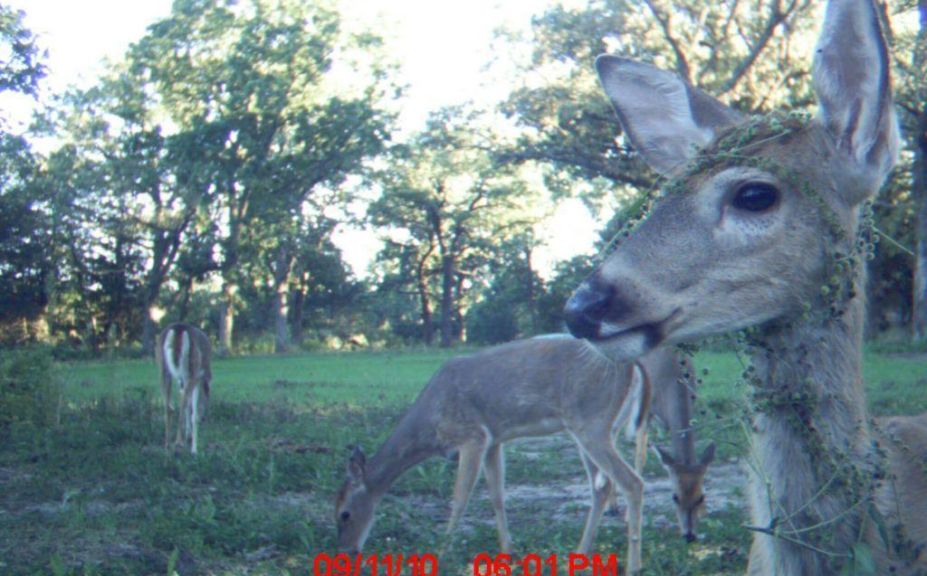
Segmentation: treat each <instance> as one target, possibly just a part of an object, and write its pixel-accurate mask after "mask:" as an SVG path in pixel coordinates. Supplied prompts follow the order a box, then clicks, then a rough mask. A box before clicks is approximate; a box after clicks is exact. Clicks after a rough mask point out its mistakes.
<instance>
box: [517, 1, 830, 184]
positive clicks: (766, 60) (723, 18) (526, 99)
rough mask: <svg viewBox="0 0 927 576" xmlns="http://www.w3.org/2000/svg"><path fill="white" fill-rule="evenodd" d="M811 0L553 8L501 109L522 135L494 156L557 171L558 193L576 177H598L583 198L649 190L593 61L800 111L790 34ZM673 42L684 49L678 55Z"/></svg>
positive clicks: (799, 75) (799, 73)
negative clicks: (608, 59) (646, 69)
mask: <svg viewBox="0 0 927 576" xmlns="http://www.w3.org/2000/svg"><path fill="white" fill-rule="evenodd" d="M812 4H813V3H812V2H810V1H809V0H790V1H783V0H774V1H771V2H768V1H765V0H762V1H761V0H756V1H751V2H742V1H740V0H724V1H722V2H702V1H700V0H672V1H669V0H594V1H592V2H590V4H589V5H588V6H586V7H583V8H577V9H572V8H567V7H565V6H563V5H558V6H555V7H553V8H551V9H550V10H549V11H547V12H546V13H544V14H543V15H541V16H539V17H537V18H535V19H534V22H533V35H532V37H533V46H532V48H533V50H532V57H531V60H530V62H529V63H527V64H526V66H525V69H524V73H523V76H524V77H525V78H526V79H527V80H526V82H525V85H524V86H523V87H521V88H519V89H516V90H515V91H514V92H513V93H512V94H511V96H510V97H509V98H508V100H507V101H506V102H505V103H503V105H502V111H503V112H504V113H505V114H507V115H508V116H510V117H511V118H513V119H514V120H515V121H516V122H517V124H518V125H519V126H521V127H522V128H523V133H522V134H523V135H522V136H521V137H520V138H519V139H518V140H517V141H516V143H515V144H514V145H513V146H511V147H510V148H508V149H505V150H503V151H501V152H500V154H499V156H500V159H501V160H503V161H508V162H528V161H537V162H542V163H545V164H548V165H551V166H553V167H555V168H556V169H557V170H559V171H561V172H563V173H565V177H561V178H559V179H558V180H559V182H563V183H567V184H566V185H565V186H560V187H559V188H555V190H558V191H559V192H560V193H562V194H575V193H576V187H575V186H573V185H571V184H570V182H575V181H576V179H577V178H579V179H582V180H584V181H587V182H588V181H594V180H595V179H597V178H600V179H601V178H604V179H607V180H608V182H609V184H610V185H609V186H608V187H605V186H597V187H592V188H589V189H588V193H587V194H586V195H585V199H586V200H587V201H588V202H601V201H602V198H603V195H604V194H605V192H606V190H607V191H608V193H609V194H611V193H613V192H614V185H615V184H619V185H623V186H626V187H632V188H633V189H636V190H648V189H651V188H653V186H654V184H655V181H656V178H655V175H654V174H653V173H651V172H650V171H648V170H646V169H644V168H643V167H642V165H641V163H638V162H637V161H636V158H637V154H636V152H634V151H633V150H632V149H631V148H630V147H628V146H627V145H625V144H624V143H623V142H622V141H621V140H620V139H618V138H617V136H618V135H619V131H620V128H619V126H618V123H617V122H616V119H615V117H614V112H613V111H612V109H611V106H610V104H609V103H608V101H607V99H606V98H605V97H604V94H602V91H601V89H600V87H599V85H598V81H597V80H596V78H595V76H594V71H593V65H592V64H593V61H594V59H595V57H596V56H597V55H599V54H602V53H606V52H608V53H614V54H619V55H623V56H627V57H629V58H635V59H639V60H646V61H651V62H654V63H656V64H657V65H659V66H661V67H664V68H669V69H675V70H676V71H677V73H679V74H680V75H681V76H682V77H683V78H685V79H687V80H688V81H689V82H691V83H692V84H694V85H695V86H698V87H700V88H703V89H705V90H706V91H707V92H709V93H711V94H719V95H721V96H722V97H723V98H725V99H726V100H727V101H728V102H729V103H730V104H732V105H734V106H735V107H737V108H739V109H741V110H745V111H750V110H756V111H765V110H771V109H782V108H790V107H804V106H808V105H810V104H811V103H812V100H811V98H810V96H809V94H810V92H809V91H808V87H807V78H806V73H805V71H804V68H803V67H802V66H800V64H801V63H802V62H804V61H805V57H804V55H803V54H802V53H801V52H802V51H801V49H800V48H799V46H800V45H801V43H800V42H797V41H796V40H797V39H798V38H800V37H801V36H802V35H803V34H804V33H805V32H806V31H807V29H808V28H809V24H810V21H811V19H810V18H809V16H810V13H811V8H812ZM616 32H617V33H618V34H616ZM681 46H687V47H689V48H688V49H687V50H686V51H685V52H686V53H685V54H684V53H683V50H682V49H681ZM692 47H697V49H694V50H693V49H691V48H692ZM796 62H797V63H798V64H799V66H797V67H796V66H795V64H794V63H796ZM589 193H591V194H589ZM625 194H626V196H628V197H630V196H633V193H628V192H625Z"/></svg>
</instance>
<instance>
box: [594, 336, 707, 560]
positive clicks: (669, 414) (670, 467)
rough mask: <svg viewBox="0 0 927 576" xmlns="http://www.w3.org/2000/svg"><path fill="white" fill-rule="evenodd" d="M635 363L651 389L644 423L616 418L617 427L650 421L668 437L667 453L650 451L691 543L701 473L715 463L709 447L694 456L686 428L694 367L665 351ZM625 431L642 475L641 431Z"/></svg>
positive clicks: (699, 508)
mask: <svg viewBox="0 0 927 576" xmlns="http://www.w3.org/2000/svg"><path fill="white" fill-rule="evenodd" d="M638 361H639V362H640V363H641V364H642V365H643V367H644V369H645V371H646V372H647V374H648V375H649V380H650V382H652V384H653V391H652V393H651V400H650V413H649V418H644V419H642V418H641V417H640V416H638V415H634V417H633V418H622V416H619V418H618V421H619V425H620V423H621V422H624V421H630V422H632V423H637V422H641V421H642V420H645V422H644V424H646V423H647V422H649V421H652V420H655V421H656V422H657V424H659V425H660V427H661V428H663V429H664V430H666V431H667V433H668V434H669V435H670V440H671V450H667V449H665V448H663V447H662V446H659V445H657V444H655V445H654V448H655V449H656V451H657V454H658V455H659V456H660V462H661V463H662V464H663V467H664V468H665V469H666V471H667V473H668V474H669V476H670V482H671V484H672V486H673V503H674V504H675V508H676V518H677V520H678V522H679V531H680V533H681V534H682V535H683V537H684V538H685V539H686V541H687V542H694V541H695V540H696V539H697V538H698V537H697V535H696V534H697V531H696V528H697V526H698V519H699V517H700V516H701V515H702V514H704V512H705V494H704V491H703V483H704V480H705V473H706V471H707V470H708V466H709V465H710V464H711V463H712V461H714V458H715V444H714V442H712V443H710V444H709V445H708V446H706V447H705V450H704V451H703V452H702V455H701V457H697V456H696V453H695V432H694V431H693V429H692V425H691V419H692V403H693V402H694V400H695V382H696V377H695V367H694V366H693V365H692V361H691V360H689V358H687V357H685V356H682V355H680V354H676V353H674V352H673V351H672V350H671V349H670V348H657V349H656V350H654V351H652V352H649V353H648V354H647V355H645V356H643V357H641V358H640V359H639V360H638ZM642 382H644V381H643V380H642ZM637 390H639V388H635V392H636V391H637ZM640 405H641V403H639V402H634V401H633V400H631V401H628V402H626V403H625V406H626V407H628V406H630V407H636V406H640ZM628 432H629V435H631V434H633V436H634V443H635V457H634V468H635V469H636V470H637V473H638V474H641V475H643V471H644V464H645V462H646V459H647V426H646V425H643V426H638V427H637V428H636V429H635V428H634V427H632V426H629V427H628ZM603 480H604V479H603ZM614 496H615V492H614V490H612V491H610V496H609V499H610V500H612V499H613V498H614ZM609 506H610V507H611V508H613V509H614V508H616V507H617V504H616V503H615V502H614V501H613V500H612V501H611V502H610V504H609Z"/></svg>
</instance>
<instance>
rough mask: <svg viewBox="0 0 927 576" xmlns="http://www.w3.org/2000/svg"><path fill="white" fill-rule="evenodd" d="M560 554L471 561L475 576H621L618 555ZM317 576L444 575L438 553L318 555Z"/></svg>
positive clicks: (500, 556)
mask: <svg viewBox="0 0 927 576" xmlns="http://www.w3.org/2000/svg"><path fill="white" fill-rule="evenodd" d="M560 560H561V559H560V558H559V557H558V556H557V555H556V554H551V555H550V556H547V557H546V558H543V557H541V556H540V555H538V554H526V555H524V556H522V557H521V558H513V557H512V556H511V555H510V554H497V555H495V556H490V555H489V554H485V553H483V554H477V555H476V556H474V558H473V561H472V562H471V563H470V565H471V568H472V576H618V557H617V555H615V554H607V555H605V556H604V557H603V556H602V555H600V554H591V555H587V554H573V553H571V554H569V555H567V557H566V558H564V560H565V561H566V565H565V567H564V566H560V564H559V561H560ZM312 574H313V576H441V575H440V574H439V572H438V557H437V556H436V555H434V554H409V555H404V554H371V555H363V554H346V553H338V554H335V555H330V554H326V553H324V552H323V553H320V554H316V556H315V559H314V560H313V562H312Z"/></svg>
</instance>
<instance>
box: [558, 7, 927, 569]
mask: <svg viewBox="0 0 927 576" xmlns="http://www.w3.org/2000/svg"><path fill="white" fill-rule="evenodd" d="M596 67H597V69H598V73H599V77H600V79H601V82H602V85H603V86H604V88H605V91H606V92H607V94H608V96H609V97H610V99H611V101H612V103H613V105H614V107H615V109H616V111H617V113H618V117H619V120H620V122H621V124H622V126H623V127H624V130H625V134H626V136H627V138H628V139H629V140H630V142H631V143H632V145H633V146H634V147H635V148H636V149H637V150H638V152H639V153H640V155H641V157H642V158H643V159H644V160H645V161H647V162H648V163H649V164H650V165H651V166H652V167H653V168H654V169H656V170H657V171H658V172H660V173H661V174H663V175H665V176H666V177H667V178H668V182H667V184H666V187H665V193H664V195H663V196H662V197H660V198H658V199H657V200H656V201H655V203H654V205H653V207H652V209H651V210H650V213H649V215H647V217H646V218H645V219H644V220H643V222H642V223H641V224H640V225H639V226H638V227H637V229H636V230H634V231H633V233H632V234H630V235H629V237H628V238H626V239H625V240H624V241H623V242H622V243H621V244H620V245H619V246H617V248H616V250H615V251H614V252H613V253H612V254H610V255H609V256H608V258H607V259H606V260H605V261H604V262H603V263H602V265H601V266H600V267H599V268H598V269H597V270H596V271H595V272H594V273H593V274H592V275H591V276H590V277H589V278H587V279H586V280H585V281H584V282H583V283H582V284H581V285H580V286H579V287H578V288H577V289H576V291H575V292H574V293H573V295H572V296H571V298H570V300H569V301H568V302H567V305H566V307H565V315H566V317H567V323H568V326H569V328H570V331H571V332H572V333H573V334H574V335H575V336H577V337H582V338H586V339H588V340H590V341H592V342H593V343H594V344H595V345H596V346H597V347H599V348H600V349H601V350H602V351H603V352H604V353H605V354H606V355H608V356H609V357H611V358H614V359H616V360H621V359H631V358H635V357H637V356H640V355H641V354H643V353H645V352H646V351H648V350H650V349H652V348H654V347H656V346H658V345H662V344H672V343H678V342H684V341H691V340H694V339H698V338H701V337H705V336H710V335H715V334H721V333H725V332H730V331H735V330H742V329H747V328H749V330H748V331H747V332H746V334H745V337H746V338H747V339H748V342H749V343H750V344H751V351H752V355H753V358H752V368H751V370H750V371H748V373H747V375H748V378H749V380H750V383H751V384H752V386H753V388H754V394H753V398H754V402H753V404H754V416H753V422H752V429H753V440H752V446H753V449H752V451H753V456H754V457H755V460H756V462H755V464H756V465H755V468H754V470H753V474H752V478H751V483H750V484H751V488H750V496H751V498H750V500H751V514H752V523H753V525H754V526H753V529H754V531H755V534H754V540H753V546H752V548H751V551H750V565H749V572H750V574H754V575H758V574H770V575H773V574H775V575H786V576H792V575H796V576H797V575H802V576H809V575H824V574H838V573H858V572H860V571H865V570H866V568H865V567H866V565H867V564H870V563H871V564H872V565H873V566H874V567H875V569H874V572H872V571H869V572H866V573H874V574H889V573H892V574H906V573H907V574H911V573H924V571H925V569H927V558H925V555H927V552H925V550H927V505H925V502H927V500H925V499H924V491H925V486H927V477H925V470H924V466H923V462H924V460H923V459H924V454H923V439H924V438H925V436H927V434H925V431H924V427H923V426H915V425H914V424H913V422H915V421H914V420H910V419H909V420H906V421H905V422H907V424H899V423H898V422H899V421H897V420H896V421H892V423H890V425H889V428H892V427H894V428H897V429H899V430H903V432H904V433H903V434H902V433H899V436H902V437H905V436H907V440H906V442H905V444H907V445H908V447H909V451H910V450H913V452H911V453H916V448H912V446H919V447H920V449H921V452H920V453H919V454H918V458H917V459H916V461H915V460H914V459H913V458H911V457H910V456H907V457H906V456H905V454H906V452H905V450H903V449H902V447H901V445H900V444H899V442H895V441H889V440H885V439H883V440H882V441H881V442H880V446H881V448H879V449H877V448H875V447H874V441H875V440H876V439H877V438H878V436H877V435H874V433H873V430H872V429H871V424H870V418H869V415H868V412H867V408H866V398H865V393H864V388H863V383H862V378H861V374H860V364H861V358H862V354H861V350H862V332H863V319H864V317H865V302H864V297H863V294H864V292H865V285H866V282H865V280H866V274H865V273H866V270H865V256H866V254H865V251H866V249H867V246H866V244H867V243H868V241H867V237H866V234H867V233H868V229H867V227H866V226H862V225H861V223H860V220H861V215H862V214H863V205H864V203H865V202H867V201H868V200H870V199H871V198H872V197H873V196H874V195H875V194H876V192H877V191H878V189H879V188H880V187H881V185H882V183H883V181H884V180H885V178H886V177H887V175H888V173H889V171H890V170H891V167H892V166H893V164H894V161H895V157H896V155H897V149H898V145H899V144H898V134H897V128H896V121H895V116H894V113H893V109H892V97H891V87H890V82H889V59H888V52H887V48H886V45H885V42H884V39H883V37H882V34H881V30H880V24H879V19H878V15H877V9H876V7H875V6H874V4H873V2H872V0H831V1H830V2H828V5H827V9H826V15H825V20H824V23H823V32H822V34H821V37H820V40H819V43H818V46H817V53H816V56H815V60H814V67H813V68H814V69H813V83H814V88H815V92H816V94H817V97H818V102H819V110H818V114H817V116H816V117H815V118H814V119H813V120H810V121H808V120H802V119H799V118H789V117H778V116H771V117H765V118H754V119H749V118H746V117H744V116H742V115H740V114H739V113H737V112H734V111H733V110H731V109H729V108H727V107H726V106H724V105H723V104H721V103H720V102H718V101H717V100H715V99H713V98H711V97H710V96H708V95H707V94H705V93H704V92H702V91H700V90H698V89H697V88H694V87H692V86H690V85H688V84H686V83H685V82H684V81H683V80H681V79H680V78H679V77H677V76H676V75H674V74H672V73H669V72H666V71H663V70H660V69H657V68H655V67H653V66H650V65H647V64H643V63H638V62H634V61H630V60H626V59H623V58H617V57H612V56H602V57H600V58H599V59H598V60H597V61H596ZM921 418H923V417H921ZM893 479H894V480H893Z"/></svg>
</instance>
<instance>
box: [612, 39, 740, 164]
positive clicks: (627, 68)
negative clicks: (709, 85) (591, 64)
mask: <svg viewBox="0 0 927 576" xmlns="http://www.w3.org/2000/svg"><path fill="white" fill-rule="evenodd" d="M595 66H596V70H597V71H598V73H599V80H600V81H601V83H602V87H603V88H604V89H605V93H606V94H607V95H608V97H609V99H610V100H611V102H612V105H613V106H614V107H615V111H616V112H617V113H618V119H619V120H620V121H621V125H622V127H623V128H624V130H625V132H626V133H627V135H628V138H629V139H630V140H631V143H632V144H633V145H634V147H635V148H636V149H637V151H638V152H639V153H640V154H641V156H642V157H643V158H644V160H645V161H646V162H647V163H648V164H649V165H650V166H651V167H652V168H653V169H654V170H656V171H657V172H660V173H661V174H669V173H671V172H673V171H674V170H675V169H677V168H678V167H679V166H682V165H684V164H685V163H686V162H687V161H688V160H689V159H690V158H691V157H692V156H693V155H694V154H695V152H696V151H697V150H698V149H699V148H701V147H703V146H705V145H706V144H708V142H710V141H711V139H712V138H714V136H715V134H716V133H717V131H718V130H719V129H720V128H723V127H725V126H729V125H731V124H735V123H737V122H739V121H740V120H741V118H742V117H741V115H740V114H739V113H738V112H735V111H734V110H732V109H730V108H728V107H727V106H725V105H724V104H722V103H720V102H718V101H717V100H715V99H714V98H712V97H711V96H709V95H707V94H705V93H704V92H702V91H701V90H699V89H698V88H694V87H693V86H690V85H689V84H688V83H687V82H685V81H684V80H683V79H682V78H680V77H679V76H677V75H676V74H673V73H672V72H667V71H666V70H661V69H659V68H656V67H655V66H651V65H650V64H644V63H642V62H635V61H633V60H628V59H626V58H619V57H617V56H609V55H603V56H599V57H598V58H597V59H596V61H595Z"/></svg>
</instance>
